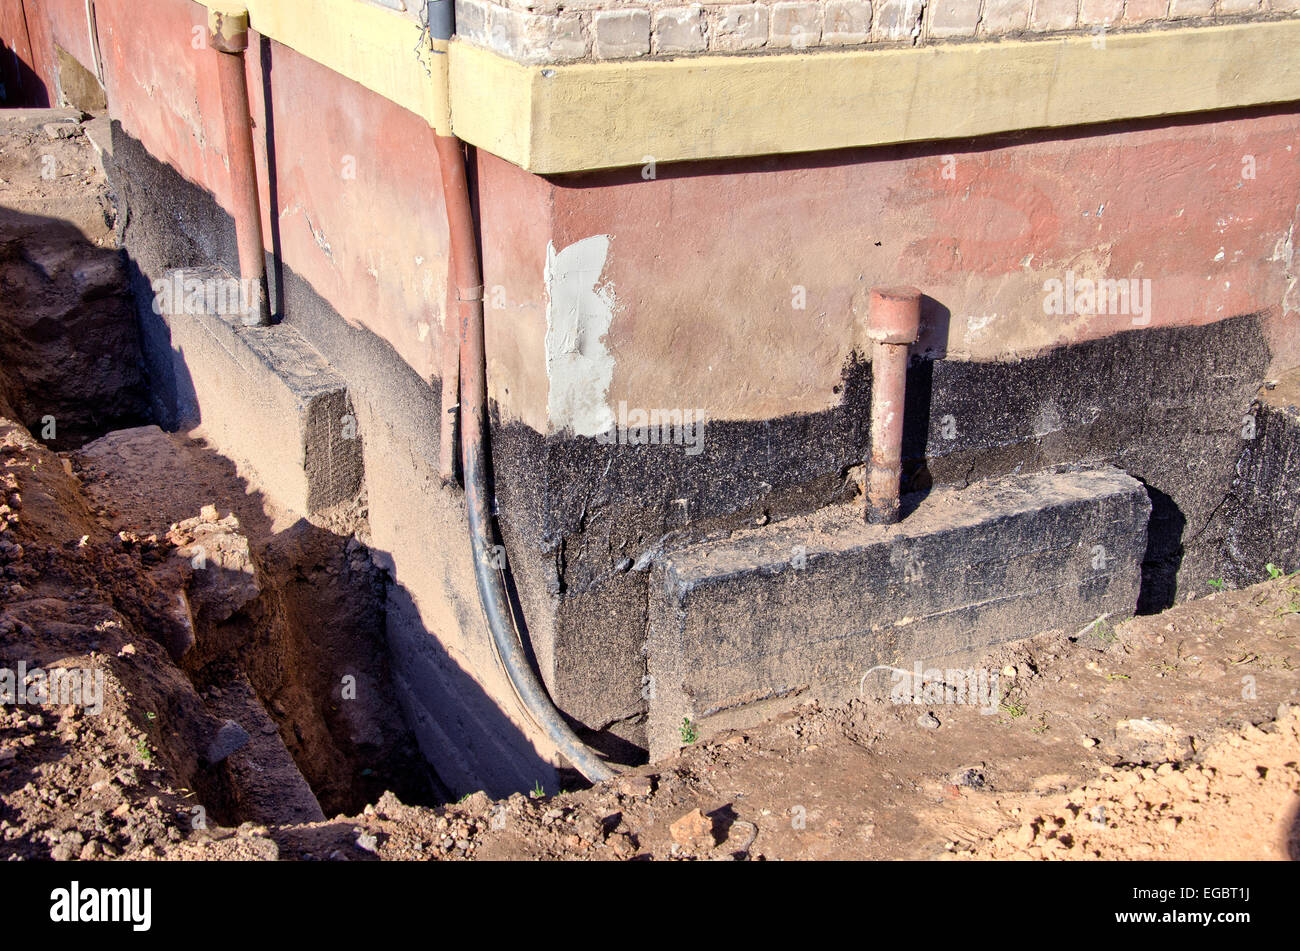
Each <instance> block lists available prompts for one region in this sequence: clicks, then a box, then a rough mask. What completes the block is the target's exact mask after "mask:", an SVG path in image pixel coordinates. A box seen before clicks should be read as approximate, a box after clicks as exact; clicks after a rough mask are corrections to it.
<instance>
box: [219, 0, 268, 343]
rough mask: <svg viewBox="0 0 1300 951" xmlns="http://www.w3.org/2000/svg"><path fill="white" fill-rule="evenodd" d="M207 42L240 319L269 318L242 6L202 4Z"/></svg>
mask: <svg viewBox="0 0 1300 951" xmlns="http://www.w3.org/2000/svg"><path fill="white" fill-rule="evenodd" d="M208 42H209V43H210V44H211V46H212V48H213V49H214V50H216V56H217V85H218V89H219V91H220V94H221V115H222V118H223V120H224V122H225V128H226V161H227V162H229V163H230V199H231V203H232V204H233V205H234V207H233V208H232V209H231V210H232V211H233V212H234V218H235V241H236V243H237V244H238V246H239V276H240V279H241V283H242V286H243V287H245V288H248V289H249V294H250V297H251V299H250V300H248V301H245V302H243V303H244V304H245V305H246V306H245V308H244V310H243V322H244V323H245V324H247V325H248V326H250V327H264V326H267V325H268V324H270V323H271V309H270V304H269V302H268V298H267V292H266V252H265V250H264V249H263V241H262V209H261V207H260V203H259V200H258V195H257V160H256V158H254V156H253V116H252V114H251V113H250V112H249V107H248V77H247V75H246V74H245V72H244V54H245V52H246V51H247V49H248V8H247V7H239V6H237V5H226V6H225V7H224V8H223V9H220V10H218V9H210V10H208Z"/></svg>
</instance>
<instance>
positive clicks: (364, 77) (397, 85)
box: [201, 0, 451, 135]
mask: <svg viewBox="0 0 1300 951" xmlns="http://www.w3.org/2000/svg"><path fill="white" fill-rule="evenodd" d="M201 2H203V3H204V5H205V6H207V7H209V8H210V9H213V10H218V9H228V8H229V5H230V0H201ZM238 2H239V3H240V5H241V6H246V7H247V8H248V21H249V26H250V27H251V28H252V29H254V30H256V31H257V32H258V33H260V34H262V35H263V36H269V37H270V38H271V39H273V40H275V41H276V42H277V43H283V44H284V45H285V46H288V47H289V48H291V49H293V50H296V51H297V52H299V53H301V54H302V55H303V56H306V57H307V58H309V59H313V60H315V61H316V62H318V63H320V64H322V65H323V66H326V67H328V68H329V69H332V70H333V71H334V72H336V73H339V74H340V75H343V76H346V77H347V78H349V79H351V80H354V81H356V82H358V83H360V84H361V85H363V86H365V87H366V88H367V89H370V90H373V91H374V92H377V93H379V95H381V96H383V97H384V98H386V99H390V100H392V101H393V102H395V103H397V104H398V105H399V106H402V107H403V108H406V109H409V110H410V111H411V112H414V113H416V114H417V115H419V116H422V117H423V118H424V119H426V120H427V121H428V123H429V124H430V125H432V126H433V127H434V128H435V129H437V130H438V131H439V132H441V133H443V134H447V135H449V134H450V133H451V116H450V108H449V103H448V101H447V84H446V80H445V76H446V71H447V64H446V60H447V54H446V53H445V52H444V51H443V50H440V49H433V48H431V46H430V44H429V42H428V39H427V37H425V36H423V34H422V31H421V29H420V26H419V24H418V23H416V22H415V21H414V20H412V19H410V18H409V17H404V16H402V15H401V14H399V13H396V12H395V11H393V10H387V9H384V8H383V7H379V6H375V5H374V4H371V3H364V2H361V0H238Z"/></svg>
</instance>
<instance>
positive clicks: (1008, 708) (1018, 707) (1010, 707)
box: [1002, 700, 1028, 720]
mask: <svg viewBox="0 0 1300 951" xmlns="http://www.w3.org/2000/svg"><path fill="white" fill-rule="evenodd" d="M1026 710H1028V707H1026V706H1025V702H1024V701H1023V700H1003V701H1002V711H1003V712H1004V713H1006V714H1007V716H1009V717H1011V719H1013V720H1018V719H1020V718H1021V717H1023V716H1024V715H1025V712H1026Z"/></svg>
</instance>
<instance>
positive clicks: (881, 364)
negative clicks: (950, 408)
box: [863, 287, 921, 525]
mask: <svg viewBox="0 0 1300 951" xmlns="http://www.w3.org/2000/svg"><path fill="white" fill-rule="evenodd" d="M920 324H921V292H920V291H919V290H917V289H916V288H915V287H873V288H872V289H871V311H870V313H869V314H868V316H867V321H866V327H865V328H864V329H865V332H866V335H867V337H868V338H869V339H870V340H871V341H872V348H871V460H870V464H869V465H868V467H867V476H866V486H865V490H866V491H865V492H864V495H865V500H866V505H865V511H864V513H863V514H864V517H865V518H866V520H867V521H868V522H871V523H873V524H886V525H887V524H892V523H894V522H897V521H898V518H899V482H900V480H901V478H902V468H903V466H902V461H903V403H904V400H905V397H906V395H907V360H908V349H909V347H910V346H911V344H912V343H914V342H915V341H916V337H917V334H918V332H919V330H920Z"/></svg>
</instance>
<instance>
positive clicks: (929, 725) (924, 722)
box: [916, 713, 940, 730]
mask: <svg viewBox="0 0 1300 951" xmlns="http://www.w3.org/2000/svg"><path fill="white" fill-rule="evenodd" d="M916 725H917V726H919V727H920V728H921V729H923V730H937V729H939V725H940V724H939V718H938V717H936V716H935V715H934V714H933V713H923V714H921V716H919V717H917V718H916Z"/></svg>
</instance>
